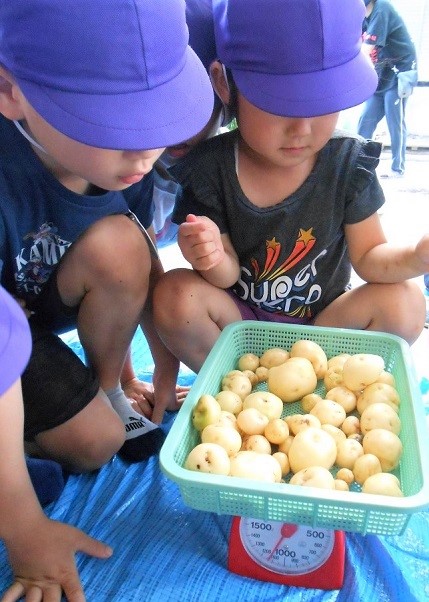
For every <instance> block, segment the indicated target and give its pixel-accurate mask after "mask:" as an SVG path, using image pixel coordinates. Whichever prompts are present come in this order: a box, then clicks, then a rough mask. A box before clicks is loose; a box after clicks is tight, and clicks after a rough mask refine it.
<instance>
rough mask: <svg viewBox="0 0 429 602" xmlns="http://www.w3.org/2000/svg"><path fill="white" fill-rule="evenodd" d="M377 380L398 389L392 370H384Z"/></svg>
mask: <svg viewBox="0 0 429 602" xmlns="http://www.w3.org/2000/svg"><path fill="white" fill-rule="evenodd" d="M375 382H377V383H385V384H386V385H391V386H392V387H393V388H395V389H396V381H395V377H394V376H393V374H392V373H391V372H388V371H387V370H383V371H382V372H381V374H380V376H379V377H378V378H377V380H376V381H375Z"/></svg>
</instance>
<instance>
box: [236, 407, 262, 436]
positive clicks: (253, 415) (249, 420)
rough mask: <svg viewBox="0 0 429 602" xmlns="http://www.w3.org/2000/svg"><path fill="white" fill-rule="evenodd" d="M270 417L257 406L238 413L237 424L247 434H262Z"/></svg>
mask: <svg viewBox="0 0 429 602" xmlns="http://www.w3.org/2000/svg"><path fill="white" fill-rule="evenodd" d="M268 422H269V419H268V417H267V416H266V415H265V414H263V413H262V412H260V411H259V410H258V409H256V408H246V409H245V410H241V412H240V413H239V414H238V415H237V426H238V428H239V429H240V430H241V431H242V432H243V433H245V434H246V435H262V434H263V432H264V430H265V427H266V426H267V424H268Z"/></svg>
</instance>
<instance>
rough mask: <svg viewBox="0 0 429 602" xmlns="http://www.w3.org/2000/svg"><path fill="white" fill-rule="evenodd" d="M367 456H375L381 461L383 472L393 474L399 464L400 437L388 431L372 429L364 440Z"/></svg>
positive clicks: (400, 453) (400, 452) (363, 444)
mask: <svg viewBox="0 0 429 602" xmlns="http://www.w3.org/2000/svg"><path fill="white" fill-rule="evenodd" d="M362 446H363V450H364V452H365V453H366V454H374V456H377V458H378V459H379V460H380V464H381V468H382V470H383V472H391V471H392V470H393V469H394V468H396V467H397V466H398V464H399V460H400V458H401V455H402V442H401V440H400V439H399V437H398V435H395V433H392V431H387V430H386V429H372V431H369V432H368V433H367V434H366V435H365V436H364V438H363V440H362Z"/></svg>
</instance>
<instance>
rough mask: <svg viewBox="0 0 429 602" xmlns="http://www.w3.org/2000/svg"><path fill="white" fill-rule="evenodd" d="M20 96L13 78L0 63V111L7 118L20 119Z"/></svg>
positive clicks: (21, 112) (21, 115) (22, 115)
mask: <svg viewBox="0 0 429 602" xmlns="http://www.w3.org/2000/svg"><path fill="white" fill-rule="evenodd" d="M20 98H21V95H20V94H19V88H18V86H17V84H16V83H15V80H14V78H13V77H12V76H11V74H10V73H9V72H8V71H7V70H6V69H5V68H4V67H2V66H1V65H0V113H2V115H4V116H5V117H6V118H7V119H12V120H16V119H17V120H19V119H22V118H23V117H24V114H23V111H22V108H21V101H20Z"/></svg>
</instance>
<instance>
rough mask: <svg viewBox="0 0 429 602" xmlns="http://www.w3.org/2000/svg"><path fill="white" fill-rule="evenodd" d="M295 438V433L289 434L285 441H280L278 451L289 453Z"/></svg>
mask: <svg viewBox="0 0 429 602" xmlns="http://www.w3.org/2000/svg"><path fill="white" fill-rule="evenodd" d="M293 440H294V435H288V436H287V437H286V439H285V440H284V441H282V442H281V443H279V448H278V451H279V452H284V453H285V454H288V453H289V450H290V446H291V445H292V441H293Z"/></svg>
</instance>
